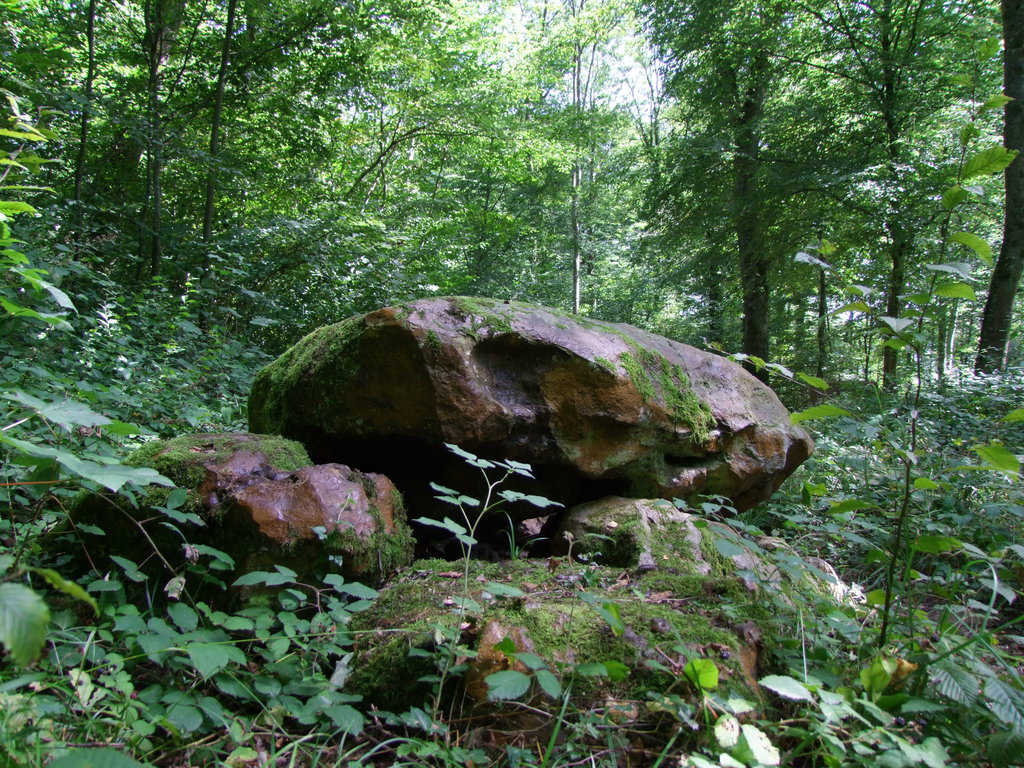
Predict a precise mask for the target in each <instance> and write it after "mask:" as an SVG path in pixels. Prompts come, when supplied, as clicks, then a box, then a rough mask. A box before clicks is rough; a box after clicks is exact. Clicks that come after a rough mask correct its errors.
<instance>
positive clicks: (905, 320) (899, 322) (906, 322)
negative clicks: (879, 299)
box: [878, 317, 914, 335]
mask: <svg viewBox="0 0 1024 768" xmlns="http://www.w3.org/2000/svg"><path fill="white" fill-rule="evenodd" d="M878 319H879V320H881V321H882V322H883V323H885V324H886V325H887V326H888V327H889V328H890V329H891V330H892V332H893V333H895V334H897V335H898V334H901V333H903V332H904V331H905V330H907V328H909V327H910V326H912V325H913V324H914V320H913V319H912V318H909V317H880V318H878Z"/></svg>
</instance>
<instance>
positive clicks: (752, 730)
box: [732, 723, 782, 766]
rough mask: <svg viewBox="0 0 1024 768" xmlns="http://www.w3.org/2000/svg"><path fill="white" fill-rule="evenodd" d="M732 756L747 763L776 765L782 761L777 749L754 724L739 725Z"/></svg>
mask: <svg viewBox="0 0 1024 768" xmlns="http://www.w3.org/2000/svg"><path fill="white" fill-rule="evenodd" d="M732 755H733V757H735V758H736V759H737V760H741V761H742V762H744V763H746V764H747V765H756V766H762V765H767V766H771V765H778V764H779V763H780V762H782V757H781V756H780V755H779V750H778V749H776V748H775V745H773V744H772V742H771V740H770V739H769V738H768V737H767V736H766V735H765V734H764V733H763V732H762V731H761V730H760V729H758V728H757V727H756V726H753V725H750V724H749V723H744V724H743V725H741V726H740V743H739V744H738V745H737V746H736V748H735V749H733V751H732Z"/></svg>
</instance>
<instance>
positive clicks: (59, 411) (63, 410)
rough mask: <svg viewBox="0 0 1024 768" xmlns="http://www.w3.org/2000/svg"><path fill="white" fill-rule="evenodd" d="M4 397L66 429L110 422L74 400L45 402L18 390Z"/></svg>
mask: <svg viewBox="0 0 1024 768" xmlns="http://www.w3.org/2000/svg"><path fill="white" fill-rule="evenodd" d="M4 397H6V398H7V399H8V400H14V401H15V402H17V403H21V404H22V405H25V406H28V407H29V408H32V409H34V410H36V411H37V412H38V413H39V414H40V415H41V416H42V417H43V418H44V419H46V420H47V421H53V422H56V423H57V424H60V425H61V426H62V427H64V429H66V430H68V431H70V430H71V428H72V427H102V426H104V425H106V424H109V423H110V419H108V418H107V417H106V416H104V415H102V414H99V413H96V412H95V411H93V410H92V409H91V408H89V406H87V405H83V404H82V403H79V402H76V401H74V400H61V401H59V402H56V403H47V402H44V401H43V400H40V399H39V398H37V397H33V396H32V395H29V394H26V393H24V392H20V391H18V390H15V391H13V392H10V393H7V394H5V395H4Z"/></svg>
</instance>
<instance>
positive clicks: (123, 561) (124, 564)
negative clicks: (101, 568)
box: [110, 555, 149, 583]
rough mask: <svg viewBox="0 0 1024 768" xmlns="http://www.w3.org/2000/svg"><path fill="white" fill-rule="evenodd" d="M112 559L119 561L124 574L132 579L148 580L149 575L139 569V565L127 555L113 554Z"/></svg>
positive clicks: (136, 580)
mask: <svg viewBox="0 0 1024 768" xmlns="http://www.w3.org/2000/svg"><path fill="white" fill-rule="evenodd" d="M110 559H111V560H113V561H114V562H115V563H117V564H118V565H119V566H120V567H121V569H122V570H123V571H124V575H125V576H126V577H127V578H128V579H129V580H130V581H135V582H140V583H141V582H143V581H146V579H148V578H149V577H148V576H146V574H144V573H143V572H142V571H140V570H139V566H138V565H136V564H135V563H134V562H133V561H131V560H129V559H128V558H127V557H121V556H120V555H111V556H110Z"/></svg>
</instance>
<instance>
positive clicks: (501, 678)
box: [484, 669, 530, 701]
mask: <svg viewBox="0 0 1024 768" xmlns="http://www.w3.org/2000/svg"><path fill="white" fill-rule="evenodd" d="M484 681H485V682H486V683H487V698H488V699H490V700H491V701H495V700H513V699H518V698H519V697H520V696H522V695H523V694H525V693H526V692H527V691H528V690H529V689H530V676H529V675H524V674H523V673H522V672H516V671H515V670H514V669H505V670H502V671H501V672H495V673H494V674H493V675H488V676H487V677H486V678H484Z"/></svg>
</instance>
